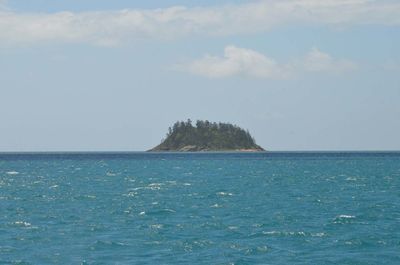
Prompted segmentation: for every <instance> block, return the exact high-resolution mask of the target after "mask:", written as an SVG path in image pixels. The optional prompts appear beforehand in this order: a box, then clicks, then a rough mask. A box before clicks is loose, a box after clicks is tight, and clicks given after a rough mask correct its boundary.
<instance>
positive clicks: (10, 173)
mask: <svg viewBox="0 0 400 265" xmlns="http://www.w3.org/2000/svg"><path fill="white" fill-rule="evenodd" d="M6 174H7V175H18V174H19V172H18V171H8V172H6Z"/></svg>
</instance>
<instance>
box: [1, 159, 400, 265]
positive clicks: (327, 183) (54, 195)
mask: <svg viewBox="0 0 400 265" xmlns="http://www.w3.org/2000/svg"><path fill="white" fill-rule="evenodd" d="M0 264H274V265H277V264H385V265H388V264H400V153H396V152H392V153H382V152H381V153H276V152H270V153H187V154H183V153H169V154H167V153H115V154H113V153H90V154H83V153H78V154H63V153H57V154H43V153H42V154H0Z"/></svg>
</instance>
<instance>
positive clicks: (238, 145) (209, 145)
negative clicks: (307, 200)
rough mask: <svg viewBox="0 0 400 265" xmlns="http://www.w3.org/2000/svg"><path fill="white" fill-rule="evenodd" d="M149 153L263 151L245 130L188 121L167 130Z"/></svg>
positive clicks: (229, 125) (222, 124)
mask: <svg viewBox="0 0 400 265" xmlns="http://www.w3.org/2000/svg"><path fill="white" fill-rule="evenodd" d="M149 151H264V149H263V148H262V147H260V146H259V145H257V144H256V142H255V140H254V138H253V137H252V136H251V135H250V133H249V132H248V131H247V130H243V129H242V128H240V127H238V126H236V125H233V124H230V123H221V122H219V123H216V122H209V121H207V120H206V121H202V120H198V121H196V124H195V125H193V124H192V121H191V120H190V119H189V120H187V121H186V122H184V121H178V122H176V123H175V124H174V125H173V126H172V127H170V128H169V129H168V133H167V136H166V138H165V139H164V140H163V141H162V143H161V144H160V145H158V146H156V147H154V148H153V149H151V150H149Z"/></svg>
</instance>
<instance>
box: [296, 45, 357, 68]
mask: <svg viewBox="0 0 400 265" xmlns="http://www.w3.org/2000/svg"><path fill="white" fill-rule="evenodd" d="M300 65H302V68H303V69H304V70H305V71H308V72H331V73H338V72H348V71H353V70H356V69H357V64H355V63H354V62H352V61H350V60H345V59H339V60H337V59H334V58H332V56H331V55H329V54H327V53H324V52H321V51H319V50H318V49H316V48H313V49H312V50H311V51H310V52H309V53H308V54H307V55H306V57H305V58H304V59H303V61H302V62H301V63H300Z"/></svg>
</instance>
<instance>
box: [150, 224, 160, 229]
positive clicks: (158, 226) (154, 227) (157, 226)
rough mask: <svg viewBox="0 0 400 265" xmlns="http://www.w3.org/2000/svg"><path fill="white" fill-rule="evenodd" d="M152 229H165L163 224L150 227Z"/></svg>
mask: <svg viewBox="0 0 400 265" xmlns="http://www.w3.org/2000/svg"><path fill="white" fill-rule="evenodd" d="M150 227H151V228H153V229H161V228H163V225H162V224H154V225H150Z"/></svg>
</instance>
